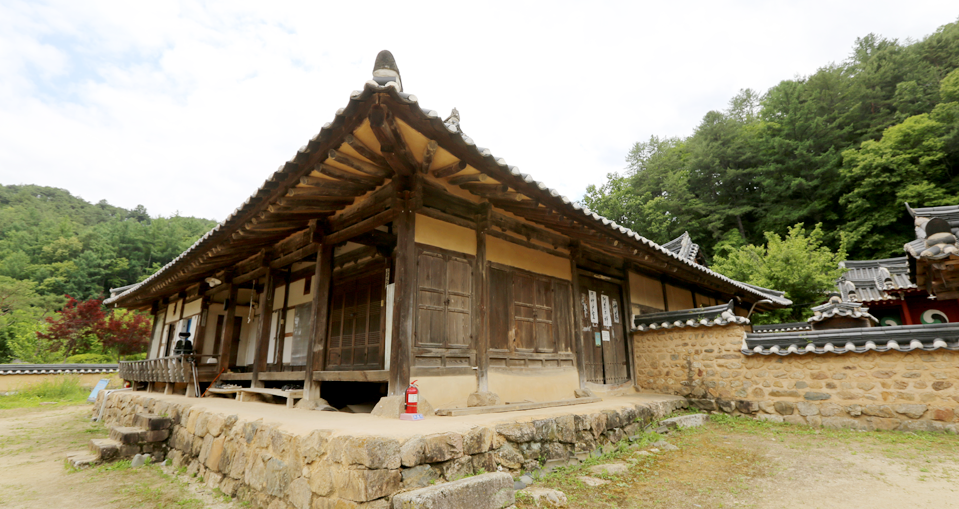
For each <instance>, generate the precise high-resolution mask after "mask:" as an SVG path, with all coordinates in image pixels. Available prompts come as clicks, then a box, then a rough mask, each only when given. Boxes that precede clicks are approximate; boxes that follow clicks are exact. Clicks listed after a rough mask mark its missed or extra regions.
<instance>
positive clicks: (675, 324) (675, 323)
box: [633, 301, 749, 331]
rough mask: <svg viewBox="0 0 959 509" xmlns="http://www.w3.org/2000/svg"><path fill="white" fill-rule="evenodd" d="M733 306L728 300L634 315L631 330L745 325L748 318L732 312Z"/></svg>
mask: <svg viewBox="0 0 959 509" xmlns="http://www.w3.org/2000/svg"><path fill="white" fill-rule="evenodd" d="M733 306H734V304H733V301H729V303H728V304H720V305H718V306H709V307H705V308H693V309H684V310H681V311H666V312H663V313H650V314H646V315H634V316H633V330H636V331H647V330H659V329H675V328H685V327H712V326H714V325H728V324H730V323H737V324H740V325H747V324H748V323H749V320H748V319H746V318H745V317H742V316H736V314H735V313H734V312H733V311H734V307H733Z"/></svg>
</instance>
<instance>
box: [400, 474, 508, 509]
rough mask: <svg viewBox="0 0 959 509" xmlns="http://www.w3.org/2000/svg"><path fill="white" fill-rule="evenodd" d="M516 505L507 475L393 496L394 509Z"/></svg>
mask: <svg viewBox="0 0 959 509" xmlns="http://www.w3.org/2000/svg"><path fill="white" fill-rule="evenodd" d="M514 503H516V495H515V492H514V491H513V478H512V477H510V475H509V474H507V473H506V472H495V473H490V474H482V475H477V476H473V477H467V478H466V479H460V480H458V481H453V482H448V483H443V484H437V485H435V486H430V487H427V488H421V489H418V490H412V491H406V492H403V493H399V494H397V495H395V496H394V497H393V504H392V505H393V509H412V508H419V507H424V508H430V509H459V508H462V507H469V508H471V509H502V508H504V507H509V506H511V505H513V504H514Z"/></svg>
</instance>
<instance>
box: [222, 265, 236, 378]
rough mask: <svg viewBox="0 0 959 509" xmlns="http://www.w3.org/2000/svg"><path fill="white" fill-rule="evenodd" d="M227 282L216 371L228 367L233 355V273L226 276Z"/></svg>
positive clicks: (234, 296)
mask: <svg viewBox="0 0 959 509" xmlns="http://www.w3.org/2000/svg"><path fill="white" fill-rule="evenodd" d="M227 279H228V283H227V284H229V285H230V296H229V297H227V299H228V302H227V304H228V306H227V308H226V319H225V320H224V322H223V335H222V336H221V337H220V351H219V352H218V353H219V354H220V358H219V362H218V363H217V372H218V373H219V372H221V371H223V370H224V369H229V368H230V367H231V366H230V356H231V355H233V334H235V332H234V330H233V325H234V324H233V322H235V321H236V300H237V297H238V293H239V292H238V290H239V289H238V288H237V286H236V285H235V284H233V275H232V274H230V275H229V276H228V277H227Z"/></svg>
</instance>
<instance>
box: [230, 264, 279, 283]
mask: <svg viewBox="0 0 959 509" xmlns="http://www.w3.org/2000/svg"><path fill="white" fill-rule="evenodd" d="M269 271H270V269H269V268H268V267H260V268H259V269H256V270H254V271H251V272H247V273H246V274H240V275H239V276H237V277H235V278H233V284H235V285H242V284H243V283H246V282H249V281H253V280H256V279H260V278H261V277H263V276H265V275H266V274H267V272H269Z"/></svg>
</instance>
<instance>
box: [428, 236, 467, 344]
mask: <svg viewBox="0 0 959 509" xmlns="http://www.w3.org/2000/svg"><path fill="white" fill-rule="evenodd" d="M417 263H418V264H419V266H418V268H417V279H418V281H417V317H416V318H417V319H416V334H415V335H416V339H415V342H414V345H415V346H416V347H422V348H470V347H471V346H472V343H473V341H472V337H473V335H472V330H471V313H472V309H471V308H472V306H471V302H472V300H471V299H472V297H471V295H472V285H473V266H472V264H471V263H470V261H469V260H467V259H465V258H460V257H457V256H453V255H450V254H446V253H437V252H433V251H421V252H420V253H419V256H418V257H417Z"/></svg>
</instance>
